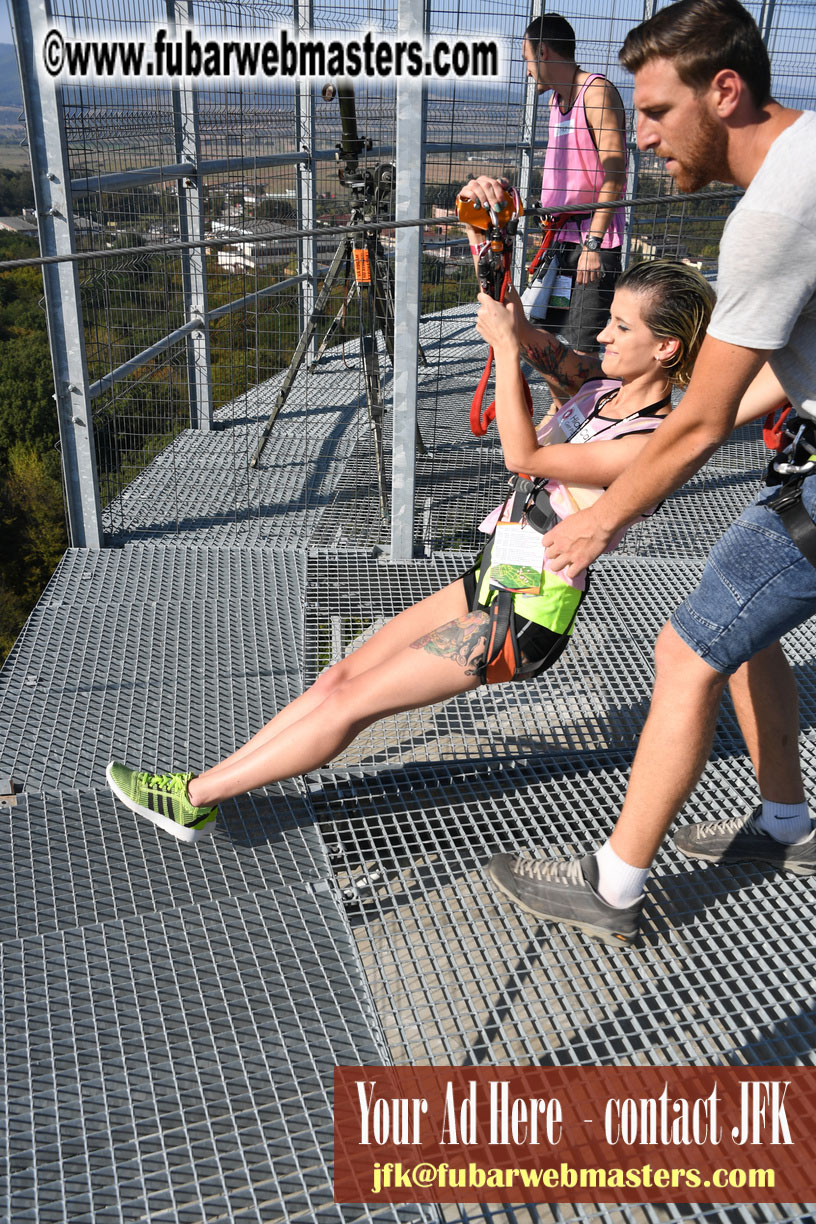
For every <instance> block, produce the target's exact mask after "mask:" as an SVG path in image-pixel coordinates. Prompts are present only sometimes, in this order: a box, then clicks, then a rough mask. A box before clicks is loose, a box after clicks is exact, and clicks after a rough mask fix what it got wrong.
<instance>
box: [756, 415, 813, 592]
mask: <svg viewBox="0 0 816 1224" xmlns="http://www.w3.org/2000/svg"><path fill="white" fill-rule="evenodd" d="M763 437H764V439H765V445H766V446H772V445H773V449H775V450H776V452H777V453H776V455H775V456H774V458H773V459H772V460H771V462H770V463H769V464H768V470H767V473H766V475H765V483H766V484H768V485H771V486H773V485H779V486H780V489H779V492H778V493H777V494H776V495H775V496H774V497H772V498H771V499H770V500H769V501H767V502H766V503H765V505H766V506H767V507H768V509H769V510H773V511H774V512H775V513H776V514H778V515H779V517H780V518H781V520H782V522H783V524H784V527H785V530H786V531H787V533H788V535H789V536H790V538H791V539H792V540H793V542H794V544H795V545H796V547H797V548H798V549H799V551H800V552H801V553H802V555H803V556H804V557H806V558H807V560H808V561H809V562H810V564H811V565H812V566H814V568H816V523H814V522H813V519H812V518H811V517H810V515H809V514H808V512H807V510H806V509H805V507H804V506H803V504H802V485H803V484H804V482H805V479H806V478H807V477H808V476H810V475H811V474H812V473H813V472H816V424H814V422H813V421H810V420H802V419H801V418H800V417H797V416H796V415H794V414H792V412H791V407H790V405H788V406H787V407H786V408H785V410H784V411H783V413H782V415H781V416H780V417H779V419H778V420H776V421H774V420H773V414H771V415H770V416H769V417H768V418H766V421H765V429H764V430H763Z"/></svg>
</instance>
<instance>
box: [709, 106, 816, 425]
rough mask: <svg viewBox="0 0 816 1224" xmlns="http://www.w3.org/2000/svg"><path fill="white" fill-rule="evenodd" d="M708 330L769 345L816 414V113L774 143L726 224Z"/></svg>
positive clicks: (787, 384)
mask: <svg viewBox="0 0 816 1224" xmlns="http://www.w3.org/2000/svg"><path fill="white" fill-rule="evenodd" d="M708 331H709V334H710V335H712V336H714V337H715V339H717V340H725V341H727V343H729V344H738V345H740V346H742V347H744V348H755V349H769V350H771V352H770V354H769V358H768V360H769V362H770V365H771V368H772V370H773V372H774V374H775V375H776V377H777V378H778V379H779V381H780V382H781V384H782V386H783V387H784V388H785V391H786V392H787V394H788V397H789V398H790V401H791V403H792V404H793V406H794V408H796V409H797V410H798V411H799V412H800V413H802V414H803V415H806V416H810V417H813V418H815V419H816V112H814V111H805V112H804V113H803V114H802V115H800V117H799V118H798V119H797V120H796V122H795V123H793V124H791V126H790V127H789V128H786V129H785V131H784V132H782V133H781V135H779V136H777V138H776V140H775V141H774V142H773V144H772V145H771V147H770V149H769V150H768V153H767V155H766V157H765V160H764V161H763V163H762V165H761V166H760V168H759V170H758V171H757V174H756V176H755V177H754V179H753V181H752V182H751V184H750V186H749V187H748V190H747V191H746V192H745V195H744V196H743V197H742V199H741V200H740V202H739V203H738V204H737V206H736V208H735V209H734V211H733V213H732V214H731V216H730V217H729V218H728V220H727V221H726V223H725V228H724V230H723V236H722V242H721V243H720V261H719V272H718V276H717V305H716V306H715V308H714V313H713V314H712V316H711V323H710V325H709V328H708Z"/></svg>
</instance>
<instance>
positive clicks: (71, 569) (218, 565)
mask: <svg viewBox="0 0 816 1224" xmlns="http://www.w3.org/2000/svg"><path fill="white" fill-rule="evenodd" d="M131 566H132V569H131ZM302 574H303V562H302V560H300V559H299V558H297V557H296V556H295V555H293V554H285V553H279V554H268V555H265V556H262V557H261V556H258V555H255V556H254V557H253V554H252V553H251V552H247V553H244V552H240V553H238V552H234V553H231V554H230V553H226V554H221V553H218V552H212V553H209V554H208V553H207V552H206V551H205V550H201V551H200V552H198V551H185V550H164V549H155V550H148V551H145V552H143V551H140V550H138V549H132V550H131V549H129V550H126V551H124V552H120V553H118V554H115V555H113V556H111V555H110V554H104V553H103V554H95V555H94V554H91V555H90V557H89V555H88V554H87V553H84V552H74V553H69V554H67V555H66V558H65V560H64V561H63V563H62V565H61V566H60V569H59V570H58V571H57V575H56V577H55V579H54V581H53V582H52V584H51V586H50V587H49V588H48V590H47V591H46V593H45V595H44V597H43V599H42V600H41V601H40V603H39V605H38V606H37V608H36V610H35V612H34V613H33V614H32V617H31V619H30V620H29V622H28V625H27V626H26V629H25V630H24V632H23V634H22V635H21V637H20V638H19V639H18V642H17V644H16V645H15V647H14V649H13V650H12V652H11V655H10V656H9V658H8V660H7V662H6V664H5V667H4V668H3V671H2V679H0V699H1V700H2V726H3V745H4V746H3V766H4V770H5V771H6V773H7V774H9V775H12V776H13V777H14V778H15V780H16V781H18V782H19V783H20V784H21V785H23V786H24V787H25V789H27V790H41V789H44V790H59V789H62V788H66V787H67V788H74V787H77V786H79V787H81V788H87V787H91V786H103V785H104V769H105V765H106V763H107V762H108V761H109V760H110V759H111V757H117V758H121V757H122V756H126V754H127V753H132V754H134V755H136V754H138V757H139V758H141V760H140V761H137V762H136V763H141V764H143V765H144V766H145V767H149V768H151V769H155V768H160V769H169V768H195V769H201V768H202V767H204V766H205V765H211V764H214V763H215V762H216V761H217V760H220V759H221V758H222V757H223V756H225V755H227V753H229V752H232V751H234V750H235V749H236V748H237V747H239V746H240V745H241V744H242V743H244V742H245V741H246V740H247V739H248V738H249V736H250V735H253V734H254V733H255V731H257V730H258V728H259V726H261V724H262V723H263V721H264V720H265V718H268V717H271V715H272V713H274V711H275V710H276V709H278V708H280V707H281V706H282V705H285V704H286V702H287V701H290V700H291V699H292V698H293V697H295V696H297V694H298V693H299V692H300V691H301V686H302V679H301V670H300V659H299V649H300V648H299V645H298V643H299V641H300V633H301V629H300V611H299V608H300V600H301V598H302V596H301V590H300V582H301V579H302ZM108 581H111V583H112V584H113V585H114V586H115V584H116V583H117V582H118V583H119V584H120V585H119V590H121V595H122V597H121V600H120V601H111V602H109V601H108V598H107V595H106V582H108ZM73 589H77V590H78V591H80V592H81V591H83V589H84V590H85V591H86V592H87V593H86V594H85V595H84V596H80V599H79V604H80V608H81V615H78V608H77V606H76V605H75V604H74V602H73V600H72V598H71V592H72V590H73ZM83 600H84V602H83ZM286 786H287V787H290V786H291V787H292V788H294V790H295V792H296V791H297V783H292V784H286Z"/></svg>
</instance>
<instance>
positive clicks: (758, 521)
mask: <svg viewBox="0 0 816 1224" xmlns="http://www.w3.org/2000/svg"><path fill="white" fill-rule="evenodd" d="M776 492H777V490H776V489H775V488H763V489H762V491H761V492H760V493H759V495H758V496H757V497H756V498H755V500H754V501H753V503H752V504H751V505H750V506H748V507H747V508H746V509H745V510H744V511H743V512H742V514H741V515H740V517H739V518H738V519H737V521H736V522H735V523H734V524H733V525H732V526H731V527H729V528H728V530H727V531H726V533H725V535H723V536H722V537H721V538H720V539H719V540H718V541H717V543H716V544H715V545H714V547H713V549H712V550H711V554H710V556H709V558H708V561H707V562H706V566H705V569H704V570H703V576H702V578H701V579H700V584H699V586H698V587H697V589H696V590H695V591H692V593H691V595H689V597H688V599H686V601H685V602H684V603H682V604H681V605H680V607H679V608H678V609H677V611H676V612H675V613H674V615H673V616H672V618H671V623H672V626H673V627H674V629H675V630H676V631H677V632H678V633H679V634H680V637H681V638H682V639H683V641H684V642H686V644H687V645H689V646H690V647H691V649H692V650H693V651H694V653H695V654H698V655H699V656H700V658H701V659H703V660H704V661H705V662H706V663H708V664H709V666H710V667H713V668H714V670H715V671H718V672H721V673H723V674H724V675H731V674H732V673H733V672H735V671H736V670H737V668H738V667H740V666H741V664H743V663H744V662H745V661H746V660H747V659H750V658H751V657H752V656H753V655H755V654H757V652H758V651H760V650H764V649H765V648H766V647H767V646H771V645H772V644H773V643H774V642H776V641H778V639H779V638H780V637H782V635H783V634H784V633H787V632H788V630H790V629H793V628H795V626H796V625H801V624H802V623H803V621H806V620H807V619H808V617H810V616H813V615H814V613H816V568H814V567H813V566H812V565H811V564H810V562H809V561H808V560H806V558H805V557H803V556H802V554H801V552H800V551H799V549H798V548H797V546H796V545H795V544H794V542H793V540H792V539H791V538H790V536H789V535H788V533H787V531H786V530H785V528H784V526H783V524H782V520H781V519H780V518H779V516H778V515H777V514H775V513H774V511H773V510H770V509H768V507H767V506H766V505H765V503H766V502H767V501H768V500H769V499H770V498H772V497H773V496H774V495H775V494H776ZM802 501H803V504H804V506H805V509H806V510H807V512H808V514H809V515H810V516H811V518H813V517H815V516H816V475H813V476H809V477H808V479H807V480H806V481H805V482H804V484H803V486H802Z"/></svg>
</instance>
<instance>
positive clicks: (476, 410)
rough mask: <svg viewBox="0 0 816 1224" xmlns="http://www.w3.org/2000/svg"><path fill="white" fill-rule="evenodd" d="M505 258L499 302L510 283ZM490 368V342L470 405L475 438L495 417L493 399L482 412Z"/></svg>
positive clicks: (529, 406) (530, 407) (530, 406)
mask: <svg viewBox="0 0 816 1224" xmlns="http://www.w3.org/2000/svg"><path fill="white" fill-rule="evenodd" d="M506 260H507V266H506V267H505V271H504V279H503V280H502V286H501V291H500V293H499V301H500V302H503V301H504V298H505V295H506V293H507V289H508V287H509V285H510V267H509V263H510V258H509V255H508V256H507V257H506ZM492 369H493V345H492V344H491V345H490V346H489V348H488V351H487V365H486V366H485V368H484V373H483V374H482V377H481V378H480V379H479V385H478V387H477V388H476V390H475V391H474V393H473V401H472V403H471V405H470V429H471V432H472V433H473V434H475V435H476V437H477V438H483V437H484V435H485V434H486V433H487V429H488V426H489V425H490V422H491V421H493V420H495V417H496V401H495V400H492V401H491V402H490V403H489V404H488V406H487V408H486V410H485V412H484V413H482V403H483V401H484V396H485V391H486V390H487V384H488V382H489V380H490V374H491V371H492ZM521 381H522V384H523V387H524V402H525V404H526V405H527V411H528V412H529V413H530V416H532V415H533V397H532V394H531V392H530V388H529V386H528V385H527V379H526V378H525V377H524V375H523V374H522V376H521Z"/></svg>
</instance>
